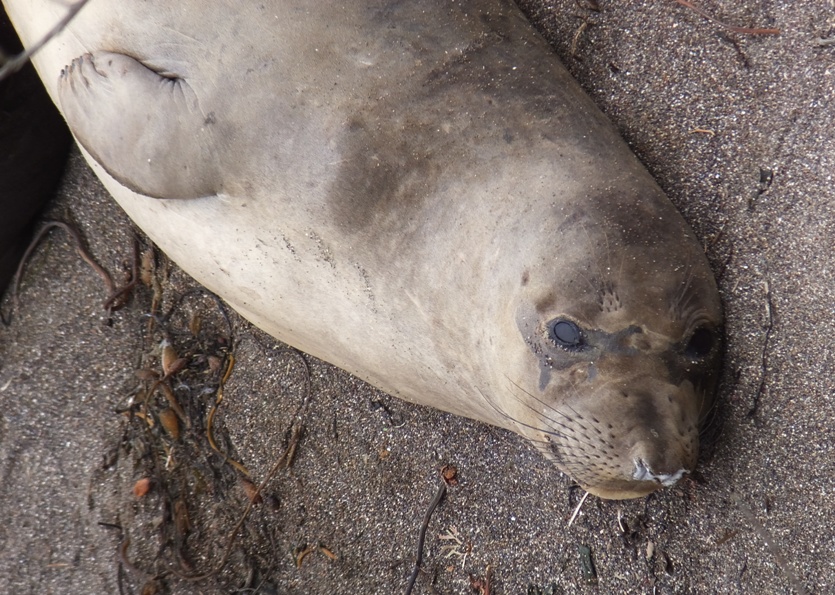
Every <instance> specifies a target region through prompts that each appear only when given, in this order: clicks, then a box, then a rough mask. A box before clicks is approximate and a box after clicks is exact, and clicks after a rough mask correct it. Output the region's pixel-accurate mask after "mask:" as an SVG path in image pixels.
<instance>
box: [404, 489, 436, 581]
mask: <svg viewBox="0 0 835 595" xmlns="http://www.w3.org/2000/svg"><path fill="white" fill-rule="evenodd" d="M444 494H446V481H445V480H444V479H443V478H441V484H440V485H439V486H438V492H437V493H436V494H435V497H434V498H433V499H432V503H431V504H430V505H429V508H428V509H427V510H426V514H425V515H424V517H423V523H422V524H421V526H420V533H418V542H417V555H416V556H415V567H414V569H412V576H410V577H409V582H408V584H407V585H406V591H405V592H404V595H411V593H412V589H413V588H414V586H415V581H416V580H417V577H418V574H420V563H421V562H422V561H423V544H424V542H425V541H426V529H427V528H428V527H429V519H431V518H432V513H433V512H435V509H436V508H437V507H438V504H440V502H441V498H443V497H444Z"/></svg>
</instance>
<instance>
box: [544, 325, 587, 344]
mask: <svg viewBox="0 0 835 595" xmlns="http://www.w3.org/2000/svg"><path fill="white" fill-rule="evenodd" d="M548 336H549V337H550V339H551V340H552V341H553V342H554V344H555V345H557V346H559V347H562V348H564V349H568V350H569V351H579V350H580V349H582V348H583V345H584V341H583V333H582V332H581V331H580V327H579V326H577V325H576V324H575V323H573V322H571V321H570V320H565V319H562V318H558V319H557V320H554V321H552V322H551V323H550V324H549V325H548Z"/></svg>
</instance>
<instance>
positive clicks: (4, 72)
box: [0, 0, 87, 81]
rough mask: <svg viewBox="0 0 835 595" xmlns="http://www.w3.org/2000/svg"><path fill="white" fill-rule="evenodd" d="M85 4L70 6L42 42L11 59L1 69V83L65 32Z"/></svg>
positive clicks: (81, 2) (82, 1) (79, 3)
mask: <svg viewBox="0 0 835 595" xmlns="http://www.w3.org/2000/svg"><path fill="white" fill-rule="evenodd" d="M85 4H87V0H79V1H78V2H76V3H75V4H73V5H72V6H70V8H69V10H68V11H67V14H66V15H64V18H63V19H61V20H60V21H58V23H57V24H56V25H55V26H54V27H53V28H52V29H50V30H49V32H48V33H47V34H46V35H44V36H43V38H42V39H41V40H40V41H38V42H37V43H34V44H33V45H31V46H29V48H28V49H26V50H25V51H23V52H21V53H19V54H18V55H17V56H15V57H14V58H11V59H10V60H8V61H7V62H6V63H5V64H3V67H2V68H0V81H2V80H3V79H5V78H6V77H9V76H11V75H12V74H13V73H15V72H17V71H18V70H20V69H21V68H23V66H24V65H25V64H26V63H27V62H28V61H29V59H30V58H31V57H32V56H34V55H35V54H36V53H37V52H38V51H39V50H40V49H41V48H42V47H43V46H45V45H46V44H47V42H48V41H49V40H50V39H52V38H53V37H55V36H56V35H58V34H59V33H60V32H61V31H63V29H64V27H66V26H67V24H69V22H70V21H71V20H73V18H75V15H77V14H78V11H79V10H81V9H82V8H83V7H84V5H85Z"/></svg>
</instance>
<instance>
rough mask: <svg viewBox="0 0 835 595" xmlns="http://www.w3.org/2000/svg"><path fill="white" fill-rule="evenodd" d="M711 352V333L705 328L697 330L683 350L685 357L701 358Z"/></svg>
mask: <svg viewBox="0 0 835 595" xmlns="http://www.w3.org/2000/svg"><path fill="white" fill-rule="evenodd" d="M712 350H713V333H712V332H711V331H710V330H709V329H707V328H705V327H700V328H697V329H696V330H695V331H694V332H693V334H692V335H691V336H690V340H689V341H688V342H687V346H686V347H685V348H684V355H686V356H687V357H692V358H694V359H696V358H702V357H705V356H707V355H710V352H711V351H712Z"/></svg>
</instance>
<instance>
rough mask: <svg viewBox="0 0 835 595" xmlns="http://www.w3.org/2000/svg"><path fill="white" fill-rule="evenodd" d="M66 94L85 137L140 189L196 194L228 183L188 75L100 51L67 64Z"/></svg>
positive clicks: (104, 161) (65, 104) (62, 90)
mask: <svg viewBox="0 0 835 595" xmlns="http://www.w3.org/2000/svg"><path fill="white" fill-rule="evenodd" d="M58 93H59V97H60V101H61V107H62V109H63V111H64V116H65V117H66V119H67V123H68V124H69V125H70V129H71V130H72V132H73V134H75V136H76V138H77V139H78V141H79V142H80V143H81V144H82V145H83V146H84V148H85V149H87V151H89V152H90V154H91V155H92V156H93V157H94V158H95V159H96V161H98V162H99V163H100V164H101V165H102V166H103V167H104V169H105V170H107V173H109V174H110V175H111V176H113V177H114V178H115V179H116V180H118V181H119V182H121V183H122V184H124V185H125V186H127V187H128V188H130V189H131V190H133V191H134V192H138V193H139V194H144V195H147V196H152V197H155V198H193V197H198V196H207V195H212V194H216V193H217V192H218V191H219V190H220V179H219V175H218V167H217V163H216V161H217V157H216V154H215V145H214V142H213V134H212V125H213V120H212V117H211V115H210V114H204V113H203V112H202V111H201V109H200V105H199V102H198V97H197V95H196V94H195V92H194V90H193V89H192V88H191V87H189V86H188V84H187V83H186V82H185V81H184V80H183V79H178V78H168V77H165V76H161V75H159V74H157V73H156V72H154V71H153V70H151V69H149V68H147V67H146V66H144V65H143V64H141V63H140V62H138V61H137V60H134V59H133V58H131V57H129V56H125V55H124V54H114V53H111V52H96V53H94V54H92V55H91V54H85V55H83V56H81V57H80V58H76V59H75V60H73V62H72V64H70V65H69V66H68V67H66V68H64V70H62V71H61V78H60V81H59V84H58Z"/></svg>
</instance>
